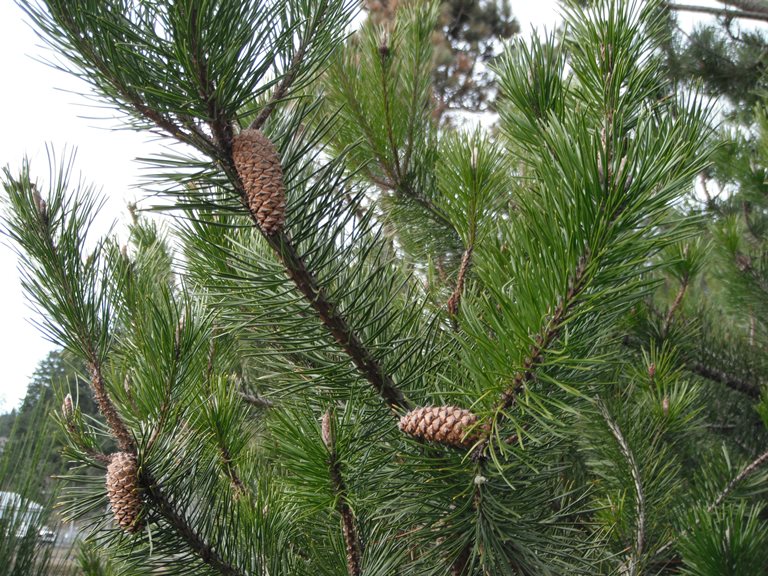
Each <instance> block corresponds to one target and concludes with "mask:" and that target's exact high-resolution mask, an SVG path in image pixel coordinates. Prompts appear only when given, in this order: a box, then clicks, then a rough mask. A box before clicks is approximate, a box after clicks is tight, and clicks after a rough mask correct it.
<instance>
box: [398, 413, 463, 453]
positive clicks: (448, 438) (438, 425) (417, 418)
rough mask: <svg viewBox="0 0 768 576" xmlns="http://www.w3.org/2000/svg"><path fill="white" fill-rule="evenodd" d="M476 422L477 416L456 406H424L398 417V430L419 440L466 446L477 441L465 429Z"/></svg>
mask: <svg viewBox="0 0 768 576" xmlns="http://www.w3.org/2000/svg"><path fill="white" fill-rule="evenodd" d="M476 422H477V416H476V415H475V414H473V413H472V412H470V411H469V410H465V409H463V408H457V407H456V406H426V407H424V408H416V409H415V410H411V411H410V412H408V413H407V414H406V415H405V416H403V417H402V418H400V425H399V426H400V430H402V431H403V432H405V433H406V434H409V435H410V436H413V437H414V438H419V439H421V440H427V441H428V442H439V443H441V444H447V445H448V446H456V447H466V446H471V445H472V444H473V443H475V442H476V441H477V436H476V435H475V434H470V435H467V431H468V430H469V429H470V428H471V427H472V426H473V425H474V424H475V423H476Z"/></svg>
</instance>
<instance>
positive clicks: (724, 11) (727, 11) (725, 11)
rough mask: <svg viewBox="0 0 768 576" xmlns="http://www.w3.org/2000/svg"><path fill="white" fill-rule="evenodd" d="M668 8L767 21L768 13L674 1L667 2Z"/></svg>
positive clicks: (722, 16) (723, 16)
mask: <svg viewBox="0 0 768 576" xmlns="http://www.w3.org/2000/svg"><path fill="white" fill-rule="evenodd" d="M667 7H668V8H669V9H670V10H676V11H678V12H697V13H699V14H711V15H713V16H719V17H721V18H743V19H745V20H761V21H763V22H768V13H764V12H754V11H750V10H739V9H735V10H734V9H733V8H713V7H711V6H694V5H690V4H678V3H676V2H667Z"/></svg>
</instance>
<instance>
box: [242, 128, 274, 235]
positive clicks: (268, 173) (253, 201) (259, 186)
mask: <svg viewBox="0 0 768 576" xmlns="http://www.w3.org/2000/svg"><path fill="white" fill-rule="evenodd" d="M232 160H233V161H234V163H235V168H237V173H238V175H239V176H240V180H242V182H243V187H244V188H245V192H246V194H247V196H248V207H249V208H250V209H251V213H252V214H253V215H254V216H255V217H256V220H257V221H258V223H259V226H260V227H261V229H262V230H263V231H264V233H265V234H274V233H276V232H279V231H280V230H281V229H282V228H283V224H284V223H285V184H284V183H283V168H282V166H281V165H280V157H279V156H278V155H277V150H276V149H275V146H274V145H273V144H272V142H271V141H270V140H269V138H267V137H266V136H264V134H262V133H261V132H260V131H259V130H252V129H250V128H249V129H247V130H243V131H242V132H240V134H238V135H237V136H235V137H234V138H233V140H232Z"/></svg>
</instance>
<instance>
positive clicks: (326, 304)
mask: <svg viewBox="0 0 768 576" xmlns="http://www.w3.org/2000/svg"><path fill="white" fill-rule="evenodd" d="M241 189H242V187H241ZM252 217H253V218H254V221H255V216H254V215H252ZM264 237H265V238H266V240H267V242H268V243H269V245H270V246H272V248H273V249H274V250H275V252H276V253H277V255H278V257H279V258H280V260H281V261H282V263H283V265H284V266H285V269H286V272H287V273H288V276H289V277H290V278H291V280H293V282H294V284H295V285H296V287H297V288H298V289H299V291H300V292H301V293H302V294H303V295H304V297H305V298H306V300H307V302H309V304H310V305H311V306H312V308H313V309H314V310H315V312H316V313H317V315H318V316H319V317H320V321H321V322H322V323H323V325H324V326H325V327H326V328H327V329H328V331H329V332H330V333H331V335H332V336H333V337H334V339H335V340H336V343H337V344H338V345H339V346H340V347H341V348H342V349H343V350H344V351H345V352H346V353H347V355H349V357H350V358H351V360H352V362H353V364H354V365H355V366H356V367H357V369H358V370H359V371H360V372H361V374H362V375H363V376H364V377H365V379H366V380H368V382H369V383H370V384H371V385H372V386H373V387H374V389H375V390H376V392H378V393H379V395H380V396H381V397H382V398H383V399H384V401H385V402H386V403H387V404H388V405H389V406H390V408H392V409H402V410H410V409H411V404H410V402H408V401H407V400H406V399H405V396H404V395H403V393H402V392H401V391H400V389H399V388H397V386H395V383H394V382H393V381H392V378H391V377H390V376H389V375H388V374H386V373H385V372H384V369H383V367H382V366H381V364H380V363H379V362H378V360H376V359H375V358H374V357H373V355H372V354H371V352H370V351H369V350H368V349H367V348H366V347H365V345H364V344H363V342H362V340H361V339H360V337H359V336H358V335H357V334H356V333H355V332H354V330H353V329H352V328H351V327H350V326H349V324H348V323H347V321H346V319H345V318H344V317H343V316H342V315H341V314H340V313H339V312H338V309H339V308H338V306H336V305H335V304H333V303H332V302H331V301H330V300H328V297H327V295H326V294H325V292H324V291H323V290H322V289H321V288H320V287H319V286H318V283H317V280H316V279H315V278H314V276H313V275H312V274H311V273H310V271H309V270H308V269H307V267H306V264H305V262H304V261H303V259H302V258H301V256H299V254H298V252H297V251H296V247H295V246H294V245H293V243H292V242H291V239H290V237H289V236H288V235H287V234H286V233H285V231H280V232H279V233H278V234H272V235H265V236H264Z"/></svg>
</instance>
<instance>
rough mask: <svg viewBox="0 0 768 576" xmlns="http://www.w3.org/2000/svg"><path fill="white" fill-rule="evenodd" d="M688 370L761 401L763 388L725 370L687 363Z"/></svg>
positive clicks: (702, 364) (696, 362)
mask: <svg viewBox="0 0 768 576" xmlns="http://www.w3.org/2000/svg"><path fill="white" fill-rule="evenodd" d="M686 368H688V370H690V371H691V372H693V373H694V374H698V375H699V376H703V377H704V378H707V379H708V380H714V381H715V382H720V383H721V384H725V385H726V386H728V388H732V389H733V390H736V391H737V392H741V393H742V394H746V395H747V396H749V397H750V398H754V399H755V400H759V399H760V395H761V386H760V384H758V383H755V382H749V381H748V380H745V379H743V378H739V377H738V376H736V375H734V374H729V373H727V372H725V371H724V370H720V369H719V368H714V367H712V366H708V365H706V364H704V363H703V362H698V361H694V362H687V363H686Z"/></svg>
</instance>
